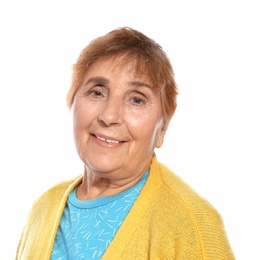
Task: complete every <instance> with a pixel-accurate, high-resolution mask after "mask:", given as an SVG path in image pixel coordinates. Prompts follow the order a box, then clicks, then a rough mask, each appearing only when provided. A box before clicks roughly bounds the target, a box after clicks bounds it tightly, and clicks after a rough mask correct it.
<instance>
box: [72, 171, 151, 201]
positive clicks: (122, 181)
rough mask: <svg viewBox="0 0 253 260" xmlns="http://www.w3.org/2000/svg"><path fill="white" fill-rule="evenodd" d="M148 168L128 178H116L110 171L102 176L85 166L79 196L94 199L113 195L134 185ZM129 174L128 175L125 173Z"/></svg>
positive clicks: (83, 198) (79, 197)
mask: <svg viewBox="0 0 253 260" xmlns="http://www.w3.org/2000/svg"><path fill="white" fill-rule="evenodd" d="M146 170H147V169H144V170H141V171H138V173H136V174H134V175H132V174H131V175H129V177H128V178H119V179H115V178H113V177H111V176H110V174H109V173H107V174H105V175H107V176H106V177H104V176H103V177H101V176H99V175H98V174H95V173H93V172H92V171H91V170H90V169H88V168H87V167H85V171H84V175H83V181H82V183H81V184H80V185H79V187H78V188H77V198H78V199H80V200H92V199H96V198H99V197H102V196H112V195H115V194H118V193H120V192H122V191H124V190H126V189H128V188H130V187H132V186H134V185H135V184H136V183H137V182H138V181H139V180H140V178H141V177H142V176H143V174H144V173H145V172H146ZM125 176H127V175H125Z"/></svg>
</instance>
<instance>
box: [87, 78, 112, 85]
mask: <svg viewBox="0 0 253 260" xmlns="http://www.w3.org/2000/svg"><path fill="white" fill-rule="evenodd" d="M90 83H95V84H103V85H106V84H108V83H109V80H108V79H106V78H104V77H93V78H90V79H89V80H88V81H86V82H85V83H84V86H87V85H88V84H90Z"/></svg>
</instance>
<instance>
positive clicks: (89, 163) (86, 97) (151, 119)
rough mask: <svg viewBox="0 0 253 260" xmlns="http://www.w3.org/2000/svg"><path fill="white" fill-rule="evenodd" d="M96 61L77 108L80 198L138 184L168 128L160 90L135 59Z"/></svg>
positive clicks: (78, 94)
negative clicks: (136, 70) (140, 70)
mask: <svg viewBox="0 0 253 260" xmlns="http://www.w3.org/2000/svg"><path fill="white" fill-rule="evenodd" d="M121 59H122V58H120V57H118V58H115V59H110V60H107V61H104V60H103V61H97V62H96V63H95V64H93V65H92V66H91V67H90V69H89V70H88V71H87V73H86V74H85V76H84V79H83V84H82V85H81V86H80V88H79V89H78V91H77V93H76V95H75V98H74V103H73V106H72V113H73V125H74V139H75V143H76V148H77V151H78V154H79V156H80V158H81V160H82V161H83V162H84V177H83V181H82V183H81V185H80V186H79V187H78V189H77V197H78V198H79V199H81V200H88V199H94V198H97V197H101V196H108V195H114V194H117V193H119V192H121V191H123V190H125V189H127V188H129V187H131V186H133V185H134V184H135V183H136V182H138V180H139V179H140V178H141V176H142V175H143V174H144V173H145V171H146V170H148V168H149V167H150V163H151V159H152V156H153V154H154V149H155V148H159V147H160V146H161V145H162V143H163V139H164V134H165V130H164V129H166V127H164V120H163V114H162V106H161V98H160V93H159V90H154V89H151V88H150V86H151V83H150V80H149V78H148V77H147V76H146V75H136V74H135V73H134V68H135V66H134V62H130V63H127V64H125V65H123V66H119V64H120V61H121Z"/></svg>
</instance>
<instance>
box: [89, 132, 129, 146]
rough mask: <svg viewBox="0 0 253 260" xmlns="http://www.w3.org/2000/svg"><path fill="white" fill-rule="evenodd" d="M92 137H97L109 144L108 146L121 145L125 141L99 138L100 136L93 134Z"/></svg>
mask: <svg viewBox="0 0 253 260" xmlns="http://www.w3.org/2000/svg"><path fill="white" fill-rule="evenodd" d="M92 136H94V137H96V138H97V139H98V140H100V141H103V142H105V143H108V144H120V143H124V142H123V141H119V140H115V139H111V138H105V137H102V136H98V135H95V134H92Z"/></svg>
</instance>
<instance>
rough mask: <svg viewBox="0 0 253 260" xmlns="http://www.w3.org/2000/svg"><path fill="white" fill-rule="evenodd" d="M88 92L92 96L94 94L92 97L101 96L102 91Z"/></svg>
mask: <svg viewBox="0 0 253 260" xmlns="http://www.w3.org/2000/svg"><path fill="white" fill-rule="evenodd" d="M89 94H90V95H92V96H94V97H99V96H102V93H101V92H100V91H98V90H94V89H93V90H90V91H89Z"/></svg>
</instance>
